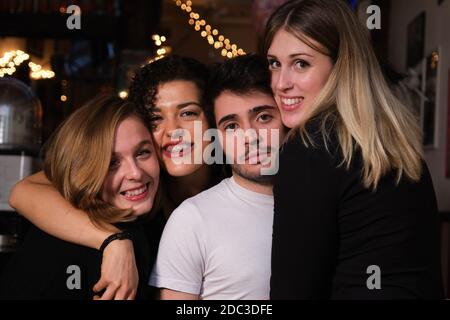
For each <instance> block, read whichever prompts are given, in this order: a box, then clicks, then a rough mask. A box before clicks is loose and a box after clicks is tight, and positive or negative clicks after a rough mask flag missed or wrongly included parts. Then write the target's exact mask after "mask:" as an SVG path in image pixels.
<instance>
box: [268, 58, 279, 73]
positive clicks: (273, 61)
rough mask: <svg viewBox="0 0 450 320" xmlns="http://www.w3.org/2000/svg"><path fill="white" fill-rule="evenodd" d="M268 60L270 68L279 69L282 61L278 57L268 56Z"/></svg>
mask: <svg viewBox="0 0 450 320" xmlns="http://www.w3.org/2000/svg"><path fill="white" fill-rule="evenodd" d="M267 62H268V63H269V69H270V70H275V69H278V68H279V67H280V66H281V63H280V62H279V61H278V60H277V59H274V58H268V59H267Z"/></svg>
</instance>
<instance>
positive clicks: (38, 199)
mask: <svg viewBox="0 0 450 320" xmlns="http://www.w3.org/2000/svg"><path fill="white" fill-rule="evenodd" d="M9 204H10V206H11V207H13V208H14V209H16V210H17V211H18V212H20V213H21V214H23V215H24V216H25V218H27V219H28V220H30V221H31V222H32V223H33V224H34V225H36V226H37V227H38V228H39V229H41V230H43V231H45V232H47V233H48V234H51V235H53V236H55V237H57V238H59V239H62V240H65V241H68V242H72V243H76V244H79V245H83V246H86V247H90V248H93V249H99V248H100V246H101V244H102V243H103V241H104V240H105V239H106V238H107V237H108V236H110V235H111V234H113V233H116V232H118V231H119V230H118V229H117V228H115V227H114V226H112V225H110V226H108V227H105V228H106V229H104V230H102V229H99V228H97V227H96V226H95V225H94V224H93V223H92V222H91V220H90V219H89V217H88V216H87V214H86V213H85V212H83V211H82V210H78V209H76V208H75V207H73V206H72V205H71V204H70V203H69V202H68V201H67V200H66V199H64V197H63V196H62V195H61V194H60V193H59V192H58V191H57V190H56V189H55V188H54V187H53V185H52V184H51V182H50V181H49V180H48V179H47V177H46V176H45V174H44V173H43V172H42V171H40V172H38V173H36V174H34V175H32V176H29V177H27V178H25V179H23V180H22V181H20V182H18V183H17V184H16V185H15V186H14V187H13V189H12V190H11V193H10V196H9ZM137 284H138V273H137V268H136V262H135V257H134V250H133V244H132V242H131V241H129V240H120V241H113V242H111V243H110V244H109V245H108V246H107V247H106V249H105V251H104V253H103V260H102V270H101V278H100V280H99V282H98V283H97V284H96V285H95V287H94V288H95V290H94V291H101V290H103V289H106V291H105V293H104V294H103V296H102V297H101V298H102V299H113V298H115V299H129V298H134V296H135V294H136V288H137Z"/></svg>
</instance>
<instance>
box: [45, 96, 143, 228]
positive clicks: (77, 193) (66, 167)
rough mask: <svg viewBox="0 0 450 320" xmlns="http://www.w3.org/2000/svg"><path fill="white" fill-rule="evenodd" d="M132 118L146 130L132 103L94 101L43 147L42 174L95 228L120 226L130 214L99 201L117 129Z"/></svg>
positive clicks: (115, 99)
mask: <svg viewBox="0 0 450 320" xmlns="http://www.w3.org/2000/svg"><path fill="white" fill-rule="evenodd" d="M131 115H135V116H137V117H138V118H140V119H141V120H142V123H143V124H144V125H145V126H146V127H147V128H148V129H149V123H150V121H147V119H146V117H145V115H143V114H141V113H139V112H138V111H137V109H136V108H135V106H134V105H133V104H132V103H130V102H127V101H124V100H122V99H120V98H118V97H115V96H100V97H97V98H95V99H93V100H91V101H90V102H88V103H87V104H85V105H84V106H82V107H81V108H79V109H77V110H76V111H75V112H73V113H72V114H71V115H70V116H69V118H67V120H66V121H64V122H63V123H62V124H61V125H60V126H59V127H58V129H57V130H56V131H55V133H54V134H53V135H52V137H51V138H50V139H49V141H48V142H47V143H46V145H45V147H44V153H45V160H44V172H45V174H46V175H47V177H48V179H49V180H50V181H51V182H52V183H53V185H54V186H55V187H56V189H57V190H58V191H59V192H60V193H61V194H62V195H63V197H64V198H65V199H67V200H68V201H69V202H70V203H71V204H72V205H73V206H74V207H76V208H78V209H81V210H83V211H85V212H86V213H87V214H88V215H89V218H90V219H91V220H92V222H93V223H95V224H97V225H103V224H106V223H117V222H123V221H126V220H128V219H129V218H130V217H131V215H132V213H133V212H132V210H131V209H128V210H122V209H119V208H116V207H114V206H112V205H111V204H109V203H107V202H105V201H104V200H102V198H101V190H102V186H103V182H104V180H105V177H106V175H107V173H108V169H109V164H110V161H111V155H112V151H113V147H114V136H115V132H116V129H117V126H118V125H119V123H120V122H121V121H122V120H124V119H125V118H126V117H128V116H131ZM149 132H150V130H149Z"/></svg>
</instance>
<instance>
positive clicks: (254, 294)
mask: <svg viewBox="0 0 450 320" xmlns="http://www.w3.org/2000/svg"><path fill="white" fill-rule="evenodd" d="M272 224H273V196H269V195H264V194H260V193H256V192H253V191H250V190H248V189H245V188H243V187H241V186H240V185H238V184H237V183H236V181H235V180H234V179H233V178H228V179H225V180H223V181H222V182H221V183H219V184H218V185H216V186H214V187H212V188H211V189H208V190H206V191H204V192H202V193H200V194H198V195H196V196H195V197H192V198H189V199H187V200H186V201H184V202H183V203H182V204H181V205H180V206H179V207H178V208H177V209H176V210H175V211H174V212H173V213H172V215H171V216H170V218H169V220H168V222H167V224H166V227H165V229H164V232H163V235H162V238H161V242H160V245H159V251H158V257H157V260H156V263H155V266H154V268H153V272H152V274H151V276H150V285H151V286H154V287H158V288H167V289H172V290H176V291H181V292H185V293H192V294H198V295H199V297H200V299H215V300H220V299H223V300H238V299H252V300H253V299H254V300H262V299H269V290H270V286H269V284H270V258H271V249H272Z"/></svg>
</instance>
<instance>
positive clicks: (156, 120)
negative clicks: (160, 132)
mask: <svg viewBox="0 0 450 320" xmlns="http://www.w3.org/2000/svg"><path fill="white" fill-rule="evenodd" d="M161 121H162V117H161V116H157V115H154V116H152V117H151V118H150V126H151V128H152V130H156V129H158V126H159V125H160V123H161Z"/></svg>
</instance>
